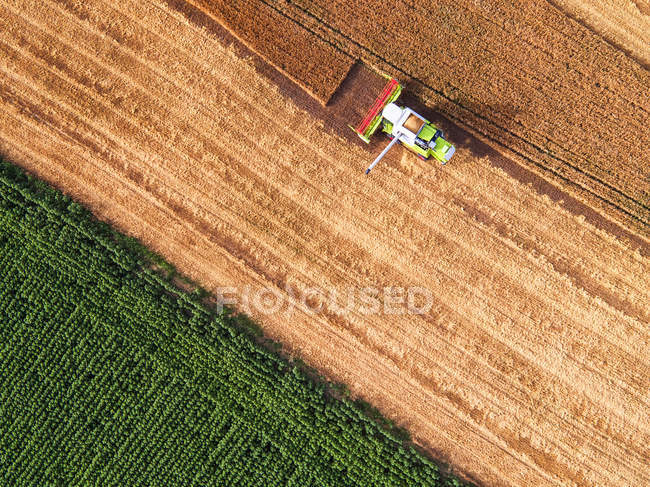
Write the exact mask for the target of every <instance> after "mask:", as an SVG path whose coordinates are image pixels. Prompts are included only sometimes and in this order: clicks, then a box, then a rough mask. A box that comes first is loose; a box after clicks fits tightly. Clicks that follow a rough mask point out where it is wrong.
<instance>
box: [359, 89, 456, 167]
mask: <svg viewBox="0 0 650 487" xmlns="http://www.w3.org/2000/svg"><path fill="white" fill-rule="evenodd" d="M389 80H390V81H388V84H387V85H386V86H385V87H384V89H383V91H382V92H381V94H380V95H379V97H378V98H377V99H376V100H375V103H374V104H373V106H372V108H371V109H370V111H369V112H368V113H367V115H366V116H365V117H364V119H363V120H362V121H361V123H360V124H359V125H358V126H357V127H356V128H355V129H354V131H355V132H356V133H357V134H358V135H359V137H361V138H362V139H363V140H364V141H365V142H366V143H369V142H370V136H371V135H372V134H374V133H375V132H376V131H377V129H378V128H379V126H380V125H381V126H382V132H385V133H386V134H387V135H388V137H389V138H391V139H392V140H391V142H390V143H389V144H388V146H386V148H385V149H384V150H383V151H381V154H379V155H378V156H377V158H376V159H375V160H374V161H373V163H372V164H370V166H369V167H368V169H366V174H368V173H369V172H370V170H371V169H372V168H373V167H375V166H376V165H377V163H378V162H379V161H380V160H381V159H382V157H384V156H385V155H386V153H387V152H388V151H389V150H390V148H391V147H393V146H394V145H395V144H396V143H397V142H401V143H402V145H404V146H406V148H407V149H409V150H412V151H413V152H415V153H416V154H417V155H418V157H419V158H420V159H423V160H427V159H429V157H433V158H434V159H437V160H438V161H440V162H442V163H443V164H446V163H447V161H449V159H451V156H453V155H454V152H455V151H456V149H455V148H454V146H453V145H451V144H450V143H449V142H447V141H446V140H445V139H444V138H443V134H442V130H440V129H439V128H438V127H436V126H435V125H434V124H432V123H431V122H429V121H428V120H427V119H425V118H424V117H422V116H421V115H418V114H417V113H415V112H414V111H413V110H411V109H410V108H405V107H400V106H398V105H396V104H395V103H393V102H394V101H395V100H397V97H398V96H399V95H400V93H401V92H402V85H400V84H399V83H398V82H397V80H395V79H394V78H389Z"/></svg>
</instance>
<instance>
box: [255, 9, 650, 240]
mask: <svg viewBox="0 0 650 487" xmlns="http://www.w3.org/2000/svg"><path fill="white" fill-rule="evenodd" d="M256 3H257V4H258V5H259V4H262V5H264V4H266V3H268V4H269V5H272V6H273V7H274V8H277V9H278V10H279V11H282V12H283V13H284V14H286V15H287V16H289V17H291V18H293V19H294V20H295V21H296V22H298V23H300V24H301V25H304V26H305V27H306V28H307V29H309V30H310V31H313V32H316V33H318V34H319V35H320V36H321V37H322V38H323V39H326V40H327V41H329V42H332V43H334V44H335V45H337V46H338V47H339V48H340V49H341V50H343V51H345V52H347V53H348V54H350V55H351V56H355V57H360V58H362V59H364V60H366V61H367V62H369V63H371V64H373V65H375V66H377V67H379V68H381V69H384V70H386V71H388V72H391V73H394V74H396V75H398V76H400V77H402V78H404V77H406V78H409V77H410V78H413V79H414V80H415V83H414V84H413V85H412V86H411V89H414V90H416V91H417V92H418V94H419V96H420V98H421V99H422V100H424V101H425V102H429V103H430V104H432V105H435V106H437V108H438V109H439V110H440V111H441V112H442V113H444V114H445V115H447V116H449V117H452V118H453V119H456V120H462V121H463V122H464V123H466V124H468V125H469V126H470V127H471V128H473V129H474V130H475V131H477V132H478V133H480V134H483V135H485V136H486V137H488V138H490V139H494V140H497V141H499V142H501V143H502V144H503V145H504V146H505V147H507V148H508V149H509V150H511V151H513V152H514V153H515V154H518V155H519V156H520V157H521V158H522V161H523V162H525V163H527V164H528V165H529V166H530V167H532V168H533V169H535V170H536V171H541V173H543V174H544V175H545V176H546V177H549V178H551V179H553V180H555V181H559V182H560V183H561V184H562V185H563V186H564V187H565V188H567V189H569V190H570V191H572V192H573V193H574V194H577V195H579V196H580V197H581V198H582V199H583V200H586V201H587V202H588V203H589V204H591V205H594V206H596V207H598V208H600V209H603V210H605V211H606V212H607V213H608V214H609V215H610V216H613V217H615V218H616V219H617V220H619V221H622V222H625V224H626V225H627V226H629V227H631V228H633V229H635V230H636V231H637V232H641V233H642V234H646V235H647V232H648V228H649V227H648V225H649V224H650V183H648V181H650V174H649V173H648V164H647V153H646V151H647V147H648V146H649V145H650V133H649V132H648V130H647V123H648V117H649V113H650V104H649V101H648V98H647V96H646V94H647V92H648V90H649V89H650V72H648V71H647V70H646V69H644V68H643V67H641V66H640V65H639V64H637V63H636V62H634V61H632V60H631V59H629V58H628V57H626V56H625V54H624V53H622V52H620V51H618V50H616V49H615V48H613V47H612V46H611V45H609V44H608V43H606V42H604V41H603V40H602V39H601V38H600V37H598V36H597V35H595V34H594V33H593V32H591V31H589V30H587V29H586V28H584V27H583V26H581V25H580V24H579V23H577V22H574V21H573V20H571V19H570V18H568V17H566V16H565V15H564V14H563V13H562V12H561V11H558V10H557V9H555V8H553V7H550V8H549V5H548V4H547V3H546V2H527V3H526V6H525V8H523V7H515V6H512V5H510V4H507V3H506V2H474V1H467V2H461V3H458V2H435V4H434V5H429V4H427V3H422V2H416V3H414V4H410V3H405V2H401V3H398V4H397V5H395V6H393V7H391V8H390V9H389V10H386V8H385V3H383V2H381V1H378V0H368V1H365V2H355V3H353V4H350V3H349V2H345V1H329V0H328V1H321V0H297V1H292V2H288V1H278V2H265V1H260V2H256Z"/></svg>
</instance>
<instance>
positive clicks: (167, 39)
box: [0, 0, 650, 486]
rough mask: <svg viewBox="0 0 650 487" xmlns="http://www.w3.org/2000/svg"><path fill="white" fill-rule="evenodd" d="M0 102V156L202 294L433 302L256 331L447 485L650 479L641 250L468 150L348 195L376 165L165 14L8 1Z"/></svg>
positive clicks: (401, 157)
mask: <svg viewBox="0 0 650 487" xmlns="http://www.w3.org/2000/svg"><path fill="white" fill-rule="evenodd" d="M0 100H1V102H0V152H1V153H2V154H3V155H4V156H6V157H7V158H8V159H9V160H12V161H16V162H17V163H19V164H20V165H21V166H23V167H25V168H26V169H28V170H29V171H31V172H32V173H34V174H37V175H38V176H40V177H42V178H44V179H46V180H47V181H50V182H51V183H53V184H55V185H56V186H57V187H59V188H61V189H63V190H64V191H65V192H67V193H69V194H72V195H73V196H74V197H75V198H78V199H79V200H80V201H82V202H83V203H85V204H86V205H88V206H89V207H90V208H91V209H92V210H93V211H94V213H95V214H96V215H97V216H98V217H99V218H101V219H104V220H107V221H110V222H112V223H114V224H115V225H117V227H118V228H120V229H122V230H123V231H125V232H126V233H128V234H130V235H134V236H136V237H138V238H140V239H141V240H142V241H143V242H144V243H145V244H147V245H148V246H149V247H151V248H153V249H155V250H156V251H158V252H160V253H161V254H162V255H164V256H165V257H166V258H167V259H168V260H170V261H171V262H172V263H174V264H175V265H177V266H178V268H179V269H180V270H181V271H182V272H184V273H185V274H187V275H189V276H190V277H192V278H194V279H196V280H197V281H199V282H200V283H201V284H203V285H204V286H206V287H207V288H208V289H212V290H216V289H217V288H218V287H222V286H238V287H241V286H244V285H249V286H253V287H256V286H269V287H272V288H274V289H276V290H277V291H278V292H279V293H285V289H286V288H287V286H289V287H291V288H292V289H302V288H306V287H318V288H321V289H328V288H330V287H332V288H336V289H340V290H345V289H348V288H350V287H352V288H355V289H360V288H363V287H367V286H372V287H376V288H383V287H385V286H399V287H408V286H420V287H424V288H427V289H430V290H431V292H432V293H433V306H432V308H431V310H430V311H429V312H428V313H426V314H424V315H415V314H404V315H386V314H374V315H366V314H362V313H359V312H354V311H352V312H350V313H347V314H342V313H338V314H337V313H336V311H335V310H332V309H325V310H324V312H322V313H318V314H312V313H309V312H308V311H307V310H304V309H300V308H296V309H295V310H294V311H293V314H292V315H291V316H287V314H286V313H284V312H280V313H275V314H271V315H261V314H259V313H257V314H256V312H255V310H254V309H253V310H252V314H253V316H254V317H255V318H258V319H259V321H260V324H261V325H262V326H263V328H264V330H265V332H266V333H267V334H268V335H269V336H271V337H273V338H275V339H278V340H280V341H281V342H282V343H283V344H284V345H285V347H286V350H287V351H288V352H290V353H296V354H298V355H300V356H301V357H303V358H304V359H305V360H306V361H307V362H308V363H309V364H311V365H313V366H315V367H317V368H318V369H319V370H321V371H322V372H324V373H325V374H326V375H327V376H328V377H330V378H332V379H334V380H337V381H342V382H345V383H346V384H348V385H349V386H350V389H351V391H352V392H353V394H354V395H355V396H359V397H362V398H364V399H366V400H368V401H370V402H372V403H373V404H375V405H377V406H378V407H379V408H380V410H381V411H382V412H383V413H385V414H386V415H388V416H389V417H391V418H393V419H395V420H396V421H397V422H398V424H400V425H402V426H405V427H407V428H408V429H409V430H410V431H411V432H412V433H413V436H414V439H415V440H416V442H417V443H418V444H420V445H421V446H422V447H424V448H425V449H427V450H428V451H429V452H432V454H433V455H434V456H436V457H438V458H442V459H444V460H446V461H448V462H450V463H451V464H452V465H453V466H454V467H455V468H456V469H457V470H459V471H460V472H461V473H463V474H465V475H467V476H470V477H471V478H473V479H476V480H478V481H479V482H481V483H484V484H486V485H512V486H514V485H518V486H528V485H540V486H541V485H585V486H587V485H618V486H628V485H644V484H647V483H649V482H650V477H649V475H648V470H647V458H648V456H649V454H650V451H649V449H648V444H650V431H649V427H648V422H647V417H648V412H649V409H650V408H649V407H648V405H649V400H650V397H649V389H650V388H649V385H650V375H649V367H648V365H649V364H648V362H649V358H648V357H649V356H650V355H649V353H648V352H649V351H650V350H649V348H650V347H649V335H650V334H649V331H648V322H649V316H650V313H649V310H648V307H647V302H648V300H649V298H650V286H649V285H648V282H647V276H648V275H649V271H650V260H649V259H648V245H647V241H644V240H643V239H641V240H640V242H641V243H639V242H637V243H636V244H633V243H629V242H628V243H626V242H625V241H624V240H621V239H618V238H617V237H615V236H613V235H611V234H609V233H606V232H604V231H603V230H600V229H598V228H596V227H594V226H593V225H591V224H590V223H589V221H586V220H585V218H584V217H581V216H579V215H574V214H572V213H570V212H569V211H567V210H566V209H565V208H564V207H562V206H559V205H558V204H557V203H555V202H553V201H551V200H550V199H549V198H548V197H546V196H541V195H540V194H538V193H537V192H536V191H534V189H532V188H531V187H530V186H528V185H524V184H521V183H519V182H518V181H516V180H515V179H513V178H511V177H510V176H508V175H507V174H506V173H504V172H503V171H501V170H500V169H498V168H495V167H494V165H493V164H491V163H490V161H489V160H488V157H490V156H486V157H483V158H480V157H477V156H474V155H472V152H471V151H470V150H468V149H467V147H466V146H465V143H467V141H465V142H463V141H459V143H458V145H459V147H458V151H457V155H456V156H455V158H454V160H453V163H452V164H450V165H448V166H446V167H444V168H441V167H440V166H438V165H431V164H429V163H426V162H422V161H420V160H418V159H417V158H416V157H415V156H414V155H412V154H410V153H407V152H404V151H401V150H395V151H393V152H392V153H391V155H390V156H389V157H388V158H387V162H386V163H385V164H383V165H382V166H381V167H378V168H377V170H376V172H375V173H374V174H372V176H371V177H365V176H364V174H363V169H364V168H365V166H366V164H367V163H368V162H369V161H370V160H371V157H372V155H371V154H369V153H368V152H367V151H366V150H364V149H363V148H361V147H359V146H358V145H355V144H350V143H349V141H348V140H346V139H343V138H341V137H340V136H338V135H336V134H334V133H331V132H329V131H327V130H324V129H323V127H322V122H320V121H319V120H318V119H316V118H314V117H313V115H311V114H310V113H308V112H305V111H303V110H301V109H300V108H299V107H297V106H296V105H295V104H294V103H293V102H292V100H291V99H289V98H287V97H285V96H284V95H283V94H282V93H281V92H280V91H279V90H278V89H277V87H276V86H275V85H273V84H272V83H270V82H269V81H268V80H267V79H266V78H265V77H263V76H261V75H260V74H259V73H258V72H257V71H256V70H255V67H254V65H253V63H252V62H251V61H250V60H248V59H243V58H242V57H241V56H240V55H239V51H238V50H237V49H235V48H234V47H232V46H229V45H226V44H224V43H223V42H222V41H221V40H220V39H219V38H217V37H215V36H213V35H211V34H209V33H207V32H205V31H204V30H201V29H199V28H197V27H195V26H194V25H193V24H191V23H188V21H187V20H186V19H185V17H183V16H182V15H181V14H179V13H177V12H176V11H174V10H171V9H170V8H168V7H167V6H166V4H165V3H163V2H158V1H147V2H136V1H131V0H125V1H124V2H120V3H119V4H117V5H115V4H113V3H112V2H108V1H106V2H103V1H97V0H92V1H87V2H83V3H81V2H73V1H61V2H58V1H51V0H45V1H31V0H22V1H16V0H9V1H7V2H4V3H3V4H2V5H1V6H0ZM373 148H374V152H375V153H376V152H377V151H378V150H379V146H373Z"/></svg>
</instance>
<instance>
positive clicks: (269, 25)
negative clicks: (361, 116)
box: [190, 0, 354, 104]
mask: <svg viewBox="0 0 650 487" xmlns="http://www.w3.org/2000/svg"><path fill="white" fill-rule="evenodd" d="M190 3H192V4H194V5H196V6H197V7H200V8H202V9H203V10H204V11H206V12H208V13H209V14H210V15H212V16H213V17H214V18H215V19H217V20H218V21H219V22H221V23H222V24H224V25H225V26H227V27H228V29H229V30H230V31H231V32H232V33H233V34H234V35H235V36H237V37H238V38H239V39H241V40H242V41H243V42H244V43H245V44H246V45H248V46H249V47H250V48H251V49H253V50H254V51H256V52H258V53H259V54H260V55H262V56H263V57H264V58H265V59H267V60H268V62H270V63H271V64H272V65H274V66H275V67H277V68H278V69H280V70H281V71H282V72H283V73H286V74H287V75H288V76H289V77H290V78H291V79H293V80H294V81H296V82H297V83H298V84H300V85H301V86H303V87H304V89H306V90H307V91H308V92H310V93H312V94H313V96H314V97H316V98H317V99H318V100H319V101H320V102H321V103H322V104H326V103H327V102H328V101H329V99H330V98H331V96H332V94H333V93H334V92H335V91H336V89H337V88H338V86H339V85H340V84H341V82H342V81H343V79H345V76H346V75H347V74H348V72H349V71H350V68H351V67H352V65H353V63H354V60H353V59H352V58H351V57H350V56H348V55H347V54H345V53H343V52H342V51H340V50H339V49H337V48H335V47H333V46H331V45H330V44H328V43H327V42H325V41H323V39H321V38H320V37H318V36H316V35H314V34H312V33H310V32H309V31H307V30H306V29H304V28H301V27H300V26H299V25H298V24H296V22H295V21H293V20H291V19H289V18H287V17H285V16H284V15H283V14H282V13H280V12H278V11H277V10H275V9H274V8H271V7H270V6H268V5H266V4H264V3H261V2H259V1H257V0H237V1H234V2H233V1H230V0H190Z"/></svg>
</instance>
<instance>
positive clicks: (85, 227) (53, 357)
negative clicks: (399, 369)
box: [0, 161, 461, 487]
mask: <svg viewBox="0 0 650 487" xmlns="http://www.w3.org/2000/svg"><path fill="white" fill-rule="evenodd" d="M154 257H155V256H153V254H151V253H149V252H148V251H146V249H143V248H142V247H141V246H139V245H138V244H137V243H136V242H133V241H131V240H129V239H127V238H126V237H123V236H121V235H119V234H117V233H116V232H114V231H113V230H111V229H110V227H108V226H107V225H105V224H102V223H100V222H98V221H96V220H94V219H93V218H92V216H91V215H90V214H89V213H88V212H87V211H86V210H85V209H83V208H82V207H81V206H79V205H78V204H76V203H75V202H73V201H71V200H70V199H69V198H68V197H66V196H64V195H63V194H61V193H59V192H57V191H55V190H53V189H51V188H49V187H48V186H47V185H45V184H44V183H42V182H40V181H38V180H35V179H33V178H31V177H29V176H28V175H26V174H25V173H23V172H22V171H21V170H20V169H18V168H16V167H15V166H13V165H11V164H8V163H6V162H2V161H0V320H1V326H0V484H1V485H65V486H69V485H148V486H151V485H219V486H222V485H233V486H235V485H237V486H244V485H258V486H273V485H277V486H301V487H303V486H309V485H314V486H330V485H331V486H336V487H340V486H346V485H350V486H371V485H372V486H381V485H395V486H410V485H461V484H460V482H458V481H457V480H456V479H454V478H448V477H444V478H443V476H442V475H441V474H440V471H439V468H438V467H437V466H436V465H435V464H434V463H432V462H431V461H430V460H429V459H428V458H426V457H425V456H423V455H422V454H420V453H419V452H417V451H416V450H414V449H413V448H412V447H411V446H408V445H407V444H405V443H404V442H403V440H402V438H401V437H400V436H399V434H398V433H396V432H395V431H393V430H389V429H386V428H384V427H383V426H381V425H380V424H379V423H378V422H377V418H376V417H375V415H374V414H371V411H370V412H369V410H368V409H367V408H365V407H363V405H360V404H358V403H355V402H353V401H350V400H348V399H337V398H335V397H334V395H333V394H332V393H331V386H330V385H328V384H327V383H325V382H323V381H320V380H316V379H314V378H313V377H311V376H310V375H309V374H307V373H306V371H305V370H304V369H303V368H302V367H300V366H297V365H296V364H294V363H292V362H289V361H288V360H286V359H285V358H283V357H281V356H280V355H278V354H276V353H274V352H271V351H270V350H268V348H267V347H265V346H264V345H261V344H260V343H259V340H256V339H255V337H254V336H253V335H252V334H251V332H250V331H249V330H247V329H246V328H242V327H241V326H238V325H237V322H236V320H234V319H233V318H231V317H230V316H229V315H217V314H216V313H214V312H212V311H211V310H210V309H208V308H207V307H206V306H204V305H203V304H202V303H201V300H200V293H188V292H185V291H183V290H181V289H179V288H177V287H176V286H174V285H173V284H172V283H171V281H170V280H169V279H166V278H165V277H164V276H162V275H161V274H160V273H159V272H157V271H154V270H153V269H152V266H151V264H152V260H155V259H158V261H157V262H155V264H156V266H157V267H158V268H159V269H160V268H162V269H165V270H166V271H167V272H168V273H169V275H171V274H172V273H173V269H172V268H171V266H168V265H167V264H165V263H164V261H162V260H160V259H159V258H155V259H154ZM371 416H372V417H371Z"/></svg>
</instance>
